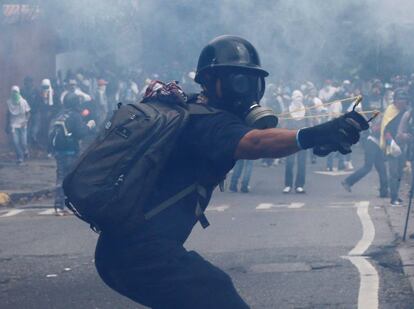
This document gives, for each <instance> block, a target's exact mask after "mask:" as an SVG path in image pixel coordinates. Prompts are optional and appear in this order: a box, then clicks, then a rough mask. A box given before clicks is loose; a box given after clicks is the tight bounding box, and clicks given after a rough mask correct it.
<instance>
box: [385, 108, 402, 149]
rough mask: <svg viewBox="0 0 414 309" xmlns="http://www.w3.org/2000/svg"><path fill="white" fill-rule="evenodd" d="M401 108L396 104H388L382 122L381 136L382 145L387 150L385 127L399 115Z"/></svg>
mask: <svg viewBox="0 0 414 309" xmlns="http://www.w3.org/2000/svg"><path fill="white" fill-rule="evenodd" d="M399 113H400V110H399V109H398V108H397V107H396V106H395V105H394V104H390V105H388V107H387V109H386V110H385V112H384V116H383V118H382V122H381V136H380V147H381V149H383V150H386V149H385V148H386V146H387V144H386V140H385V129H386V127H387V126H388V125H389V124H390V122H391V121H392V120H393V119H394V118H395V117H397V116H398V114H399Z"/></svg>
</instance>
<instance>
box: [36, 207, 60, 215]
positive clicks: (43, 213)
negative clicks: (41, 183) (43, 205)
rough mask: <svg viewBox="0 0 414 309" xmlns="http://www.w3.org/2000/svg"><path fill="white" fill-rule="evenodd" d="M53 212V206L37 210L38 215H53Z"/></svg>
mask: <svg viewBox="0 0 414 309" xmlns="http://www.w3.org/2000/svg"><path fill="white" fill-rule="evenodd" d="M55 212H56V211H55V209H54V208H48V209H46V210H44V211H41V212H39V213H38V215H41V216H47V215H54V214H55Z"/></svg>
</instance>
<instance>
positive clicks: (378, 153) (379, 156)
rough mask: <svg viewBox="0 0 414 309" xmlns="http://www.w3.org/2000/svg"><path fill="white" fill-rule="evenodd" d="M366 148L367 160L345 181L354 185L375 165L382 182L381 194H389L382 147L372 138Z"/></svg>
mask: <svg viewBox="0 0 414 309" xmlns="http://www.w3.org/2000/svg"><path fill="white" fill-rule="evenodd" d="M364 150H365V161H364V165H363V166H362V167H361V168H359V169H358V170H356V171H355V172H354V173H352V174H351V175H349V176H348V177H347V178H346V179H345V182H346V183H347V184H348V185H350V186H353V185H354V184H355V183H357V182H358V181H360V180H361V179H362V178H364V177H365V176H366V175H367V174H368V173H369V172H370V171H371V170H372V167H373V166H375V169H376V170H377V173H378V176H379V182H380V195H383V196H385V195H387V194H388V180H387V170H386V168H385V155H384V152H383V151H382V150H381V148H380V147H379V146H378V145H377V144H376V143H374V142H373V141H371V140H367V141H366V143H365V145H364Z"/></svg>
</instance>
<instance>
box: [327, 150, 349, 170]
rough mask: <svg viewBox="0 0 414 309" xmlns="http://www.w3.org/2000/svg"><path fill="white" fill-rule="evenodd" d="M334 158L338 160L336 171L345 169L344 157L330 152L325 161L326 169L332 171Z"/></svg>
mask: <svg viewBox="0 0 414 309" xmlns="http://www.w3.org/2000/svg"><path fill="white" fill-rule="evenodd" d="M334 158H338V170H343V169H344V168H345V164H344V161H345V156H344V155H343V154H340V153H339V152H331V153H330V154H329V155H328V158H327V159H326V167H327V168H328V169H330V170H332V169H333V165H334Z"/></svg>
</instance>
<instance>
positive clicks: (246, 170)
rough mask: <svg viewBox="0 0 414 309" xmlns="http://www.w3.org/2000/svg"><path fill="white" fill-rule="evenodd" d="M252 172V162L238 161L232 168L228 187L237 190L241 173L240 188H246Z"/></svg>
mask: <svg viewBox="0 0 414 309" xmlns="http://www.w3.org/2000/svg"><path fill="white" fill-rule="evenodd" d="M252 172H253V161H252V160H238V161H237V162H236V165H235V166H234V168H233V175H232V176H231V180H230V185H231V186H232V187H235V188H237V184H238V182H239V179H240V176H241V174H242V173H243V179H242V183H241V185H242V188H248V186H249V182H250V177H251V176H252Z"/></svg>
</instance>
